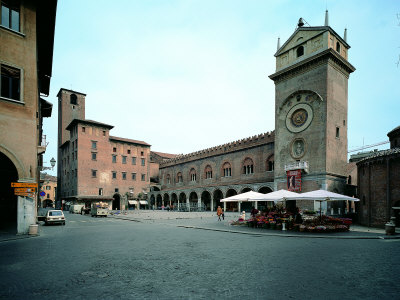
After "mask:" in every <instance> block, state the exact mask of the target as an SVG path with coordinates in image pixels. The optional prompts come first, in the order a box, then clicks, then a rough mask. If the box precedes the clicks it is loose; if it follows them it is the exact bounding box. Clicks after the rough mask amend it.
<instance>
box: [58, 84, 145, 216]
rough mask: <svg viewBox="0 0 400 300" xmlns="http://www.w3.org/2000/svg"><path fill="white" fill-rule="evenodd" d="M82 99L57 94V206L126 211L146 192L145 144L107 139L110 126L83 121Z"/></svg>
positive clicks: (62, 92) (77, 95) (67, 92)
mask: <svg viewBox="0 0 400 300" xmlns="http://www.w3.org/2000/svg"><path fill="white" fill-rule="evenodd" d="M85 96H86V95H85V94H82V93H78V92H75V91H71V90H67V89H60V91H59V93H58V103H59V119H58V122H59V127H58V132H59V133H58V143H59V147H58V168H57V172H58V179H59V180H58V199H59V200H60V201H61V203H58V205H59V206H60V205H61V204H63V203H64V204H65V203H68V204H85V205H86V206H90V205H91V203H92V202H99V201H103V202H108V203H109V206H110V208H112V209H117V210H119V209H127V208H128V204H129V202H128V201H129V200H130V199H132V201H133V199H135V198H137V197H138V196H139V194H143V193H146V192H147V191H148V188H149V183H150V176H149V174H150V145H149V144H147V143H145V142H143V141H137V140H131V139H125V138H120V137H116V136H111V135H110V130H111V129H112V128H113V126H111V125H108V124H104V123H100V122H96V121H92V120H87V119H85Z"/></svg>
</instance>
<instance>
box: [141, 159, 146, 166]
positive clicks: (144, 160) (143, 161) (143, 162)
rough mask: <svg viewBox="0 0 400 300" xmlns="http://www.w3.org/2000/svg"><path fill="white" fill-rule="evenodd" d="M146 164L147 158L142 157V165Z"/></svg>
mask: <svg viewBox="0 0 400 300" xmlns="http://www.w3.org/2000/svg"><path fill="white" fill-rule="evenodd" d="M145 164H146V159H145V158H142V166H144V165H145Z"/></svg>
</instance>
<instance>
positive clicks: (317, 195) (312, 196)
mask: <svg viewBox="0 0 400 300" xmlns="http://www.w3.org/2000/svg"><path fill="white" fill-rule="evenodd" d="M286 200H315V201H340V200H342V201H344V200H347V201H360V199H357V198H353V197H350V196H345V195H342V194H337V193H333V192H329V191H325V190H316V191H311V192H307V193H303V194H298V195H297V196H295V197H288V198H287V199H286Z"/></svg>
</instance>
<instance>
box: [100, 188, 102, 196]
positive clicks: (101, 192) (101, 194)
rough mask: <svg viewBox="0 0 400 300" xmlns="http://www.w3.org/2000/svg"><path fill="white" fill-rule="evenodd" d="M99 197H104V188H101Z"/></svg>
mask: <svg viewBox="0 0 400 300" xmlns="http://www.w3.org/2000/svg"><path fill="white" fill-rule="evenodd" d="M99 196H103V188H99Z"/></svg>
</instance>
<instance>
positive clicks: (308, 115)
mask: <svg viewBox="0 0 400 300" xmlns="http://www.w3.org/2000/svg"><path fill="white" fill-rule="evenodd" d="M312 119H313V110H312V108H311V106H310V105H308V104H306V103H300V104H297V105H295V106H293V107H292V108H291V109H290V110H289V112H288V114H287V116H286V127H287V129H289V131H291V132H294V133H297V132H301V131H303V130H305V129H306V128H307V127H308V126H309V125H310V124H311V121H312Z"/></svg>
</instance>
